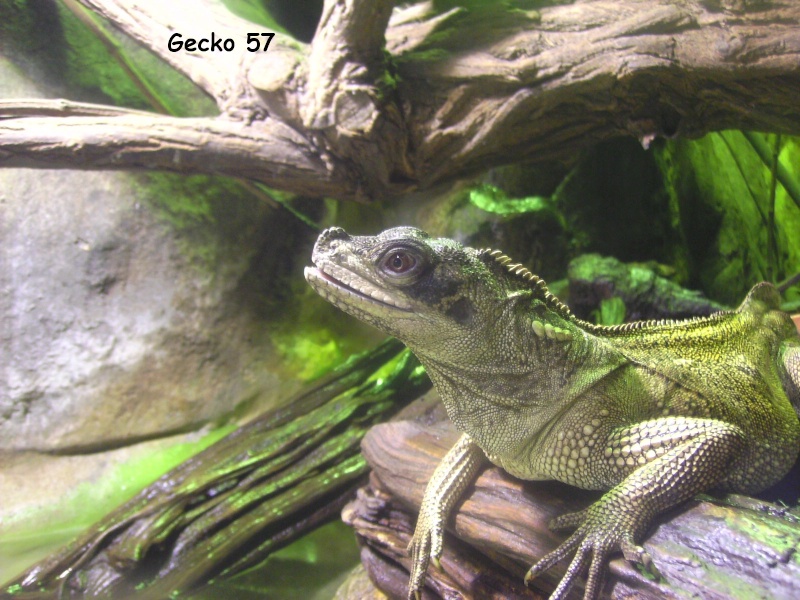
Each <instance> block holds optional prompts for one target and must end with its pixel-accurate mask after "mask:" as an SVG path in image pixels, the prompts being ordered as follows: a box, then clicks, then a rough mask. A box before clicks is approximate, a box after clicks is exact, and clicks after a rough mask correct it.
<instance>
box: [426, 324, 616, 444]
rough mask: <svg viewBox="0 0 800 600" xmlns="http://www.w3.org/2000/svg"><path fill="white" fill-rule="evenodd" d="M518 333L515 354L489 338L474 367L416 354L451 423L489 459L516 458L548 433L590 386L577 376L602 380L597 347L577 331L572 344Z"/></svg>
mask: <svg viewBox="0 0 800 600" xmlns="http://www.w3.org/2000/svg"><path fill="white" fill-rule="evenodd" d="M527 329H530V327H528V328H527ZM515 330H516V331H515V337H514V339H515V348H514V349H513V351H511V352H509V351H508V348H507V347H505V346H502V345H501V346H497V345H495V344H492V343H491V342H489V341H487V340H484V342H483V345H482V346H480V350H479V351H476V353H475V356H476V357H477V359H476V360H473V361H470V362H469V363H464V362H463V361H459V362H451V361H446V360H442V359H440V358H438V357H434V356H430V355H427V354H426V353H425V352H417V356H418V357H419V359H420V361H421V362H422V364H423V365H424V366H425V368H426V369H427V371H428V374H429V375H430V377H431V379H432V381H433V383H434V385H435V386H436V389H437V391H438V392H439V395H440V396H441V398H442V402H443V404H444V406H445V409H446V410H447V414H448V416H449V417H450V419H451V420H452V421H453V422H454V423H455V425H456V427H458V428H459V429H460V430H461V431H463V432H465V433H467V434H469V436H470V437H471V438H472V439H473V440H474V441H475V443H477V444H478V446H480V447H481V448H482V449H483V450H484V452H486V453H487V454H488V455H489V456H490V457H492V456H496V457H504V456H515V455H516V454H517V453H519V452H520V451H522V448H523V446H525V445H529V444H530V443H531V440H532V439H533V438H535V437H536V436H537V435H538V434H539V433H540V432H542V431H543V430H545V429H547V428H548V427H549V423H551V421H552V420H553V419H555V418H556V417H557V415H559V414H560V413H561V412H562V411H563V410H564V409H565V407H566V406H568V405H569V404H570V403H571V402H573V401H574V399H575V398H576V397H577V395H578V394H580V393H581V391H582V390H583V389H585V386H586V385H587V384H590V382H588V381H583V379H585V378H579V379H576V377H575V376H574V374H575V373H588V372H591V373H593V374H595V375H596V376H602V373H601V371H602V370H601V369H598V368H596V366H595V363H594V362H591V361H594V360H596V355H597V354H598V352H597V350H596V348H595V345H594V344H592V343H591V342H590V339H589V336H588V335H587V334H585V333H584V332H582V331H580V330H579V329H578V328H577V327H576V328H574V330H571V331H570V334H571V337H570V339H569V340H553V339H549V338H547V337H539V336H538V335H537V334H536V333H535V332H533V331H532V333H531V334H530V335H528V334H527V333H524V331H525V329H523V328H521V327H515ZM521 332H523V333H522V334H521ZM495 339H502V336H496V337H495ZM510 357H514V358H510ZM587 361H590V362H587ZM584 364H591V365H593V368H592V369H584V368H582V367H583V365H584Z"/></svg>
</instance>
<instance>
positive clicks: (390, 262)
mask: <svg viewBox="0 0 800 600" xmlns="http://www.w3.org/2000/svg"><path fill="white" fill-rule="evenodd" d="M426 264H427V263H426V260H425V256H424V255H423V254H421V253H420V252H419V251H417V250H415V249H413V248H408V247H403V248H397V247H395V248H391V249H390V250H389V251H387V252H386V253H385V254H384V255H383V256H382V257H381V259H380V261H378V268H379V269H380V270H381V271H382V272H383V274H384V275H388V276H389V277H391V278H392V279H394V280H395V281H396V282H397V283H411V281H412V280H415V279H416V277H417V276H418V275H419V274H420V273H421V272H422V271H423V270H424V269H425V265H426Z"/></svg>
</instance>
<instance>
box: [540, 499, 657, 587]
mask: <svg viewBox="0 0 800 600" xmlns="http://www.w3.org/2000/svg"><path fill="white" fill-rule="evenodd" d="M551 527H553V528H556V529H565V528H568V527H577V529H576V531H575V532H574V533H573V534H572V535H571V536H570V537H569V538H567V539H566V541H564V543H562V544H561V545H560V546H559V547H558V548H556V549H555V550H553V551H552V552H550V553H548V554H546V555H545V556H543V557H542V558H541V559H540V560H539V561H538V562H536V564H534V565H533V566H532V567H531V568H530V570H529V571H528V573H527V575H526V576H525V584H526V585H528V586H530V584H531V582H532V581H533V580H534V579H535V578H536V577H537V576H539V575H540V574H542V573H544V572H545V571H547V570H548V569H550V568H551V567H552V566H553V565H555V564H556V563H558V562H560V561H561V560H563V559H564V558H566V557H567V556H568V555H570V554H571V553H572V552H573V551H574V552H575V556H574V557H573V559H572V562H570V564H569V567H567V572H566V574H565V575H564V577H563V579H562V580H561V581H560V582H559V584H558V586H557V587H556V589H555V590H554V591H553V593H552V595H551V596H550V600H563V599H564V598H566V597H567V595H568V594H569V591H570V589H571V588H572V586H573V584H574V583H575V581H576V580H577V578H578V577H579V576H580V575H581V574H582V573H583V571H584V570H586V568H587V565H588V570H589V573H588V576H587V578H586V588H585V592H584V599H585V600H591V599H594V598H597V597H598V594H599V592H600V588H601V585H602V582H603V575H604V568H605V564H606V561H607V559H608V557H609V556H610V555H611V554H612V553H613V552H615V551H617V550H620V549H621V550H622V552H623V554H624V555H625V558H627V559H628V560H631V561H633V562H637V563H640V564H642V565H644V566H645V568H647V569H648V570H649V571H650V572H651V573H653V574H656V573H658V570H657V569H656V568H655V565H653V559H652V558H651V557H650V555H649V554H648V553H647V551H645V549H644V548H642V547H641V546H639V545H637V544H636V543H635V542H634V538H635V537H636V534H637V533H638V530H639V527H638V526H637V524H636V523H634V522H630V521H627V520H625V519H624V517H623V518H620V516H619V513H618V512H616V511H615V510H613V506H611V504H610V503H608V504H607V503H605V502H603V500H600V501H598V502H596V503H595V504H593V505H592V506H590V507H589V508H588V509H586V510H583V511H580V512H576V513H568V514H565V515H562V516H560V517H557V518H555V519H553V520H552V522H551Z"/></svg>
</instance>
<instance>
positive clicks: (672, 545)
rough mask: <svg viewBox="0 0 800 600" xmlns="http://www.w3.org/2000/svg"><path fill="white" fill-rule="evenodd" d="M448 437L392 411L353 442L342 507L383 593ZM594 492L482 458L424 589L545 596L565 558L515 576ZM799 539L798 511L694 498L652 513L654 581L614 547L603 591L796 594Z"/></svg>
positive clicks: (401, 575)
mask: <svg viewBox="0 0 800 600" xmlns="http://www.w3.org/2000/svg"><path fill="white" fill-rule="evenodd" d="M457 435H458V434H457V432H456V431H455V430H454V429H453V428H452V426H449V425H447V424H439V425H433V426H431V425H422V424H419V423H414V422H410V421H399V422H393V423H386V424H382V425H378V426H376V427H375V428H373V429H372V430H371V431H370V432H369V433H368V434H367V436H366V437H365V438H364V440H363V442H362V447H363V452H364V455H365V456H366V458H367V461H368V463H369V465H370V466H371V467H372V475H371V477H370V483H369V485H367V486H366V487H365V488H362V489H361V490H360V491H359V493H358V496H357V498H356V500H354V501H353V502H351V503H350V504H348V506H347V507H346V508H345V510H344V511H343V516H344V519H345V521H346V522H348V523H349V524H351V525H352V526H353V527H354V528H355V530H356V532H357V533H358V536H359V540H360V541H361V542H362V544H363V547H364V549H363V551H362V559H363V562H364V564H365V566H366V568H367V570H368V571H369V573H370V577H371V578H372V580H373V581H374V582H375V583H376V585H377V586H378V587H379V588H381V589H382V590H383V591H384V592H386V593H387V594H388V595H389V596H390V597H392V598H405V593H406V585H407V577H408V572H407V569H408V568H409V558H408V557H407V556H406V553H405V547H406V545H407V544H408V541H409V539H410V535H411V532H412V530H413V524H414V522H415V519H416V511H417V510H418V508H419V504H420V501H421V499H422V494H423V490H424V487H425V484H426V482H427V481H428V479H429V478H430V476H431V474H432V472H433V469H434V468H435V466H436V464H437V463H438V462H439V460H440V459H441V457H442V456H443V455H444V453H445V452H446V451H447V450H448V449H449V447H450V446H451V445H452V444H453V443H454V442H455V440H456V438H457ZM596 497H597V495H596V493H590V492H584V491H581V490H576V489H575V488H571V487H569V486H565V485H562V484H558V483H555V482H525V483H523V482H521V481H519V480H515V479H513V478H511V477H509V476H507V475H506V474H505V473H503V472H502V471H501V470H499V469H497V468H494V467H491V468H488V469H487V470H486V471H485V472H484V473H483V474H482V475H481V476H480V477H479V478H478V480H477V482H476V483H475V485H474V486H473V487H471V488H470V489H469V490H468V492H467V493H466V495H465V499H464V500H463V502H462V503H461V504H460V505H459V506H458V507H457V513H456V515H455V518H453V519H452V520H451V523H450V526H451V527H450V529H449V532H448V534H446V539H445V555H444V557H443V559H442V561H441V563H442V567H443V570H442V571H437V570H436V569H434V568H431V569H430V570H429V576H428V580H427V587H426V594H428V596H427V597H428V598H437V597H441V598H458V597H464V598H539V597H542V595H543V594H544V595H546V594H547V593H549V592H550V591H552V589H553V587H554V586H555V583H556V582H557V580H558V578H560V577H561V576H562V575H563V573H564V568H565V567H566V564H560V565H558V566H557V567H556V568H554V569H553V570H552V572H548V573H547V574H546V575H544V576H542V577H541V579H539V580H536V585H537V586H539V587H537V589H536V590H533V591H530V590H525V589H524V587H523V586H522V585H521V583H522V578H523V576H524V574H525V572H526V571H527V569H528V567H529V566H530V565H531V564H532V563H533V562H534V561H535V560H536V558H537V557H540V556H542V555H543V554H544V553H545V552H548V551H549V550H552V549H553V548H555V547H556V545H557V544H558V543H559V542H560V541H562V540H563V539H564V538H563V537H562V536H561V535H560V534H554V533H552V532H551V531H549V529H548V528H547V525H546V523H547V522H548V520H549V519H551V518H552V517H553V516H555V515H557V514H560V513H562V512H565V511H570V510H576V509H580V508H583V507H585V506H586V505H587V504H588V503H589V502H591V500H592V499H593V498H596ZM798 545H800V518H798V513H797V511H792V510H788V509H785V508H782V507H779V506H776V505H773V504H769V503H765V502H761V501H757V500H753V499H750V498H746V497H742V496H728V497H727V498H726V499H725V500H722V501H720V500H711V499H704V500H702V501H693V502H690V503H688V504H686V505H684V506H683V507H681V508H680V509H678V510H675V511H672V512H670V513H668V514H666V515H664V516H662V517H661V518H659V520H658V524H657V526H656V527H655V528H654V529H653V530H652V532H651V534H650V535H649V536H648V538H647V539H646V541H645V543H644V546H645V548H646V549H647V550H648V552H650V554H651V555H652V557H653V560H654V561H655V563H656V565H657V566H658V569H659V570H660V571H661V574H662V576H663V579H662V580H660V581H654V580H653V579H650V578H648V577H647V576H645V575H643V574H642V573H640V572H639V571H638V570H637V569H636V568H634V567H633V566H632V565H630V564H629V563H628V562H626V561H625V560H623V559H622V558H621V557H619V558H616V559H614V560H612V561H611V562H610V564H609V571H610V572H609V575H608V577H607V578H606V582H605V586H604V589H603V597H607V598H637V599H644V600H647V599H652V600H655V599H657V598H658V599H660V598H669V599H672V598H675V599H677V598H704V599H706V600H708V599H720V600H721V599H723V598H724V599H728V598H732V597H736V598H772V599H786V600H789V599H791V598H800V562H798V560H797V551H798ZM476 549H477V550H476ZM573 595H574V596H575V597H580V592H579V591H577V590H576V591H575V592H574V594H573Z"/></svg>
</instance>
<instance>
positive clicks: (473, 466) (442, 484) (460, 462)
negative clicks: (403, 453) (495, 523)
mask: <svg viewBox="0 0 800 600" xmlns="http://www.w3.org/2000/svg"><path fill="white" fill-rule="evenodd" d="M485 456H486V455H485V454H484V453H483V450H481V449H480V448H479V447H478V446H477V445H476V444H475V442H473V441H472V440H471V439H470V437H469V436H468V435H467V434H466V433H465V434H463V435H462V436H461V437H460V438H458V441H457V442H456V444H455V446H453V447H452V448H451V449H450V450H449V451H448V452H447V454H445V455H444V458H442V461H441V462H440V463H439V465H438V466H437V467H436V470H435V471H434V472H433V476H432V477H431V480H430V481H429V482H428V485H427V487H426V488H425V494H424V495H423V497H422V506H420V509H419V518H418V519H417V526H416V528H415V530H414V535H413V537H412V538H411V542H410V543H409V545H408V552H409V553H410V554H411V577H410V579H409V583H408V597H409V599H411V598H417V599H419V597H420V590H421V589H422V585H423V582H424V581H425V572H426V571H427V570H428V564H429V563H430V562H431V561H433V563H434V565H435V566H437V567H438V566H439V558H441V556H442V543H443V535H444V525H445V522H446V521H447V517H448V515H449V513H450V510H451V509H452V508H453V505H454V504H455V503H456V502H457V501H458V499H459V498H460V497H461V494H462V493H463V492H464V489H465V488H466V487H467V486H468V485H469V484H470V483H471V482H472V480H473V479H474V478H475V475H476V473H477V472H478V469H479V468H480V466H481V465H482V464H483V462H484V459H485Z"/></svg>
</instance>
